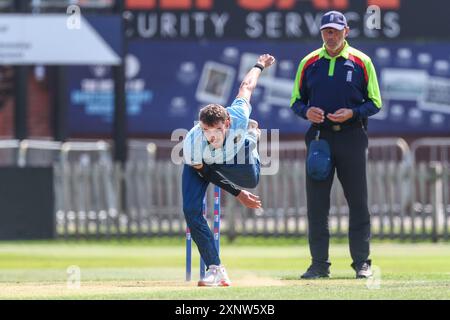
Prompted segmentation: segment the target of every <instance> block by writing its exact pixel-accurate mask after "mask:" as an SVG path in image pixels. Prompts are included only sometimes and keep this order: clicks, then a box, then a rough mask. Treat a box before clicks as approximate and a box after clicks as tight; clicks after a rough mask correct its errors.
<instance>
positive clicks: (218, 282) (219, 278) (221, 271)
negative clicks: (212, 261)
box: [198, 265, 231, 287]
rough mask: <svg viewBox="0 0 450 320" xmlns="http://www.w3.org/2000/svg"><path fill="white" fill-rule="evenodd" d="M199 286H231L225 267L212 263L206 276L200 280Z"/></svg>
mask: <svg viewBox="0 0 450 320" xmlns="http://www.w3.org/2000/svg"><path fill="white" fill-rule="evenodd" d="M198 286H199V287H229V286H231V281H230V278H228V274H227V271H226V270H225V267H224V266H222V265H220V266H216V265H210V266H209V269H208V271H206V274H205V277H204V278H203V279H201V280H200V281H199V282H198Z"/></svg>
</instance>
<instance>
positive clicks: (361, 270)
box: [352, 260, 373, 279]
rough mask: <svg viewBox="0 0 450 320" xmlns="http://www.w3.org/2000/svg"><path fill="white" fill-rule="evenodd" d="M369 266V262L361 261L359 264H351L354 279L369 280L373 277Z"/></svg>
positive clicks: (370, 262)
mask: <svg viewBox="0 0 450 320" xmlns="http://www.w3.org/2000/svg"><path fill="white" fill-rule="evenodd" d="M371 265H372V261H371V260H367V261H363V262H361V263H352V268H353V269H354V270H355V271H356V279H367V278H370V277H371V276H372V275H373V274H372V268H371Z"/></svg>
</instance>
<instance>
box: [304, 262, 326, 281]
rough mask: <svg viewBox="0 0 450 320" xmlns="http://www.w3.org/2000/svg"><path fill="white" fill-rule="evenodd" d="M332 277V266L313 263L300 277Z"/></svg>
mask: <svg viewBox="0 0 450 320" xmlns="http://www.w3.org/2000/svg"><path fill="white" fill-rule="evenodd" d="M329 277H330V268H329V266H327V267H321V266H317V265H314V264H312V265H311V266H310V267H309V268H308V270H306V272H305V273H304V274H302V275H301V277H300V279H307V280H308V279H320V278H329Z"/></svg>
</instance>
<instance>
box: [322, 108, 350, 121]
mask: <svg viewBox="0 0 450 320" xmlns="http://www.w3.org/2000/svg"><path fill="white" fill-rule="evenodd" d="M351 117H353V110H352V109H347V108H341V109H339V110H337V111H336V112H335V113H329V114H327V118H328V119H330V120H331V121H333V122H344V121H347V120H348V119H350V118H351Z"/></svg>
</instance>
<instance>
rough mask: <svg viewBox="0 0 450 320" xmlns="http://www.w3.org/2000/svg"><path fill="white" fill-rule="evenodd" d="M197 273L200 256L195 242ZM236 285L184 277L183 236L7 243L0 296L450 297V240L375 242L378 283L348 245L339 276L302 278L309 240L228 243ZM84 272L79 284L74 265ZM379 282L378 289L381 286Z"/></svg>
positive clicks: (0, 251) (336, 247) (337, 262)
mask: <svg viewBox="0 0 450 320" xmlns="http://www.w3.org/2000/svg"><path fill="white" fill-rule="evenodd" d="M193 249H194V250H193V252H194V255H193V261H194V264H193V277H194V280H197V279H198V265H199V262H198V260H199V258H198V253H197V250H196V248H195V247H194V248H193ZM221 251H222V260H223V263H224V264H225V265H226V267H227V270H228V273H229V275H230V278H231V280H232V281H233V286H232V287H230V288H198V287H196V286H195V285H196V281H192V282H190V283H187V282H185V281H184V276H185V275H184V271H185V269H184V263H185V260H184V259H185V256H184V255H185V247H184V242H183V240H181V239H152V240H142V241H139V240H133V241H122V242H119V241H109V242H107V241H79V242H75V241H69V242H64V241H55V242H0V299H240V300H245V299H270V300H276V299H282V300H287V299H449V298H450V244H449V243H438V244H432V243H415V244H411V243H408V244H406V243H399V242H391V243H389V242H374V243H373V244H372V258H373V264H374V265H375V266H376V267H377V268H379V269H377V270H380V272H381V276H380V280H379V288H378V289H377V288H376V285H377V283H378V282H377V281H378V280H377V281H372V282H367V281H366V280H356V279H354V272H353V271H352V270H351V268H350V263H351V260H350V255H349V251H348V245H347V243H342V242H341V243H333V244H332V245H331V259H332V263H333V265H332V270H331V271H332V278H331V279H329V280H315V281H304V280H298V277H299V275H300V274H301V273H302V272H303V271H304V270H305V269H306V268H307V266H308V264H309V250H308V247H307V244H306V243H305V241H304V240H295V239H289V240H259V239H242V240H238V241H237V242H236V243H226V242H225V241H224V242H223V243H222V246H221ZM72 265H76V266H78V267H79V268H80V270H81V282H80V288H79V289H77V288H69V287H68V286H67V279H68V274H67V268H68V267H69V266H72ZM374 286H375V288H374Z"/></svg>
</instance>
